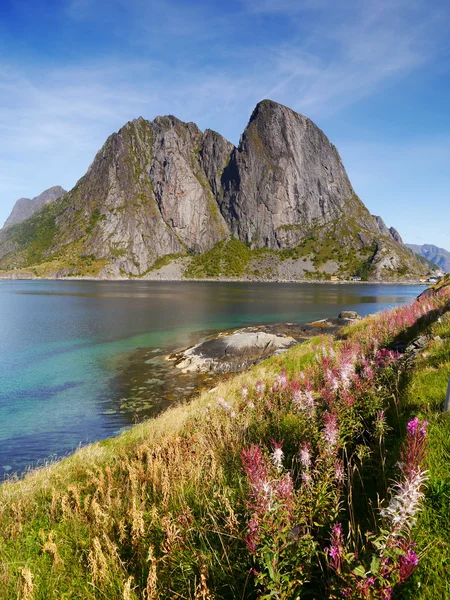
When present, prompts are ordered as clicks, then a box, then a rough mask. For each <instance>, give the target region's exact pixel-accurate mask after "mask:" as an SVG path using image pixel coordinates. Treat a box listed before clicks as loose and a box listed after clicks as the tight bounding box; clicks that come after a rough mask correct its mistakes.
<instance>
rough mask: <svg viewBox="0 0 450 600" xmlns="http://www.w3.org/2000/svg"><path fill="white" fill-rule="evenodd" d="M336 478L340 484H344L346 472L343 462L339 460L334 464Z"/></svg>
mask: <svg viewBox="0 0 450 600" xmlns="http://www.w3.org/2000/svg"><path fill="white" fill-rule="evenodd" d="M334 477H335V479H336V481H337V482H338V483H339V484H341V483H343V482H344V479H345V472H344V463H343V462H342V460H339V459H337V460H335V462H334Z"/></svg>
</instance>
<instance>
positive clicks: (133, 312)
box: [0, 281, 423, 478]
mask: <svg viewBox="0 0 450 600" xmlns="http://www.w3.org/2000/svg"><path fill="white" fill-rule="evenodd" d="M422 289H423V288H422V287H409V286H391V285H390V286H386V285H381V286H377V285H370V286H369V285H332V284H330V285H326V284H255V283H208V282H199V283H190V282H170V283H164V282H135V281H133V282H85V281H83V282H81V281H77V282H73V281H61V282H43V281H28V282H27V281H0V478H1V477H3V476H4V475H5V474H10V473H13V472H22V471H23V470H24V469H26V468H27V467H28V466H31V465H34V466H35V465H39V464H42V461H45V460H47V459H49V458H50V459H51V458H54V457H57V456H58V457H59V456H63V455H65V454H67V453H69V452H71V451H73V450H74V449H76V448H77V447H78V446H79V445H80V444H84V443H87V442H90V441H94V440H98V439H101V438H104V437H107V436H110V435H114V434H117V433H118V432H120V431H121V430H123V428H126V427H129V426H130V425H131V424H132V423H134V422H136V421H140V420H142V419H143V418H146V417H148V416H150V415H152V414H156V413H157V412H158V411H160V410H161V409H162V408H164V407H165V406H167V405H168V404H169V403H170V402H173V401H174V400H175V399H179V398H180V397H183V396H185V397H187V396H189V394H191V393H192V392H193V390H194V388H195V385H196V384H197V383H198V382H197V381H196V380H195V376H190V375H181V374H179V373H178V372H176V373H175V369H174V368H173V366H172V364H171V363H168V362H167V361H165V360H164V356H165V355H166V354H167V353H168V352H169V351H172V350H174V349H176V348H181V347H185V346H188V345H191V344H194V343H196V342H198V341H199V340H201V339H203V338H204V337H205V336H207V335H209V334H211V333H213V332H216V331H222V330H225V329H230V328H234V327H240V326H245V325H251V324H258V323H275V322H280V321H308V320H311V319H316V318H322V317H327V316H337V314H338V312H339V311H340V310H342V309H344V308H345V309H354V310H357V311H358V312H359V313H360V314H362V315H366V314H369V313H372V312H375V311H377V310H380V309H383V308H387V307H391V306H393V305H395V304H401V303H406V302H409V301H410V300H412V299H413V298H415V297H416V296H417V294H418V293H420V291H422Z"/></svg>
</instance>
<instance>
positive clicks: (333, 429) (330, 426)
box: [322, 413, 339, 450]
mask: <svg viewBox="0 0 450 600" xmlns="http://www.w3.org/2000/svg"><path fill="white" fill-rule="evenodd" d="M324 421H325V428H324V430H323V432H322V437H323V439H324V441H325V442H326V443H327V444H328V446H329V448H330V449H331V450H333V449H334V447H335V446H336V444H337V442H338V437H339V428H338V425H337V416H336V415H335V414H334V413H325V415H324Z"/></svg>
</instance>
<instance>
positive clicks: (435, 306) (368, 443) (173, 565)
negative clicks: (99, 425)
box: [0, 288, 450, 600]
mask: <svg viewBox="0 0 450 600" xmlns="http://www.w3.org/2000/svg"><path fill="white" fill-rule="evenodd" d="M449 308H450V294H449V291H448V288H443V289H442V290H441V291H437V292H436V293H434V294H431V295H429V296H423V297H422V298H421V299H420V300H419V301H417V302H414V303H413V304H411V305H410V306H407V307H401V308H396V309H394V310H392V311H389V312H385V313H380V314H377V315H374V316H372V317H368V318H366V319H364V320H362V321H361V322H359V323H358V324H356V325H355V326H352V327H349V328H348V329H347V330H346V331H344V332H343V333H342V335H341V339H340V340H338V341H333V340H332V339H331V338H329V337H326V336H321V337H318V338H315V339H313V340H311V341H310V342H308V343H305V344H303V345H298V346H295V347H294V348H292V349H291V350H289V351H288V352H287V353H285V354H283V355H282V356H277V357H273V358H271V359H269V360H267V361H265V362H264V363H262V364H260V365H258V366H257V367H255V368H253V369H252V370H250V371H249V372H247V373H244V374H241V375H239V376H237V377H235V378H233V379H230V380H228V381H226V382H222V383H220V384H219V385H218V387H217V388H216V389H215V390H213V391H211V392H210V393H203V394H202V395H200V396H199V397H198V398H196V399H195V400H194V401H192V402H191V403H190V404H186V405H180V406H176V407H174V408H172V409H170V410H168V411H167V412H166V413H164V414H163V415H161V416H160V417H158V418H157V419H154V420H151V421H148V422H146V423H144V424H142V425H139V426H136V427H134V428H133V429H132V430H130V431H128V432H127V433H125V434H123V435H122V436H120V437H118V438H114V439H109V440H105V441H103V442H100V443H97V444H93V445H91V446H88V447H86V448H83V449H81V450H79V451H78V452H77V453H75V454H74V455H73V456H71V457H69V458H67V459H65V460H64V461H62V462H60V463H58V464H55V465H51V466H49V467H47V468H44V469H42V470H39V471H35V472H31V473H29V474H28V475H27V476H25V477H24V478H23V479H22V480H20V481H10V482H6V483H4V484H3V485H2V486H1V487H0V521H1V530H2V539H1V544H0V564H1V569H0V590H1V591H0V597H1V598H2V599H3V598H5V599H16V598H22V599H27V600H29V599H35V600H37V599H39V600H44V599H46V600H50V599H58V600H59V599H62V598H70V599H80V600H81V599H83V600H85V599H90V598H92V599H94V598H95V599H104V598H111V599H112V598H114V599H115V598H118V599H119V598H123V599H125V600H131V599H138V598H140V599H147V600H150V599H156V598H161V599H163V598H180V599H181V598H182V599H188V598H189V599H196V600H200V599H203V600H206V599H212V598H214V599H226V598H229V599H232V598H242V599H252V598H280V599H288V598H305V599H306V598H316V599H319V598H342V597H347V598H354V599H356V598H373V599H375V598H376V599H379V598H380V599H381V598H389V597H393V598H394V597H398V598H411V599H414V600H416V599H418V600H425V599H427V600H428V599H429V600H431V599H436V598H447V597H449V596H450V588H449V585H450V584H449V582H448V577H447V568H448V564H449V561H450V533H449V532H450V526H449V525H450V523H449V514H450V511H449V508H450V506H449V502H450V467H449V464H450V462H449V458H450V442H449V440H450V417H449V415H448V414H443V413H442V404H443V401H444V397H445V391H446V387H447V380H448V375H449V371H450V313H449V312H448V310H449ZM418 338H419V341H416V342H415V343H414V342H413V341H414V340H417V339H418ZM411 342H413V344H412V345H411ZM405 345H406V346H408V345H409V347H408V349H407V351H406V353H399V352H398V349H400V348H401V349H403V348H404V347H405ZM426 422H428V423H426ZM399 463H400V464H399ZM425 471H426V472H425ZM417 563H418V564H417Z"/></svg>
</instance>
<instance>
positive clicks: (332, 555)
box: [325, 523, 344, 573]
mask: <svg viewBox="0 0 450 600" xmlns="http://www.w3.org/2000/svg"><path fill="white" fill-rule="evenodd" d="M330 541H331V545H330V547H329V548H325V550H326V551H327V552H328V556H329V561H330V566H331V568H332V569H333V570H334V571H336V572H337V573H339V571H340V570H341V559H342V555H343V553H344V540H343V536H342V525H341V524H340V523H336V524H335V525H334V526H333V529H332V530H331V537H330Z"/></svg>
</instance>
